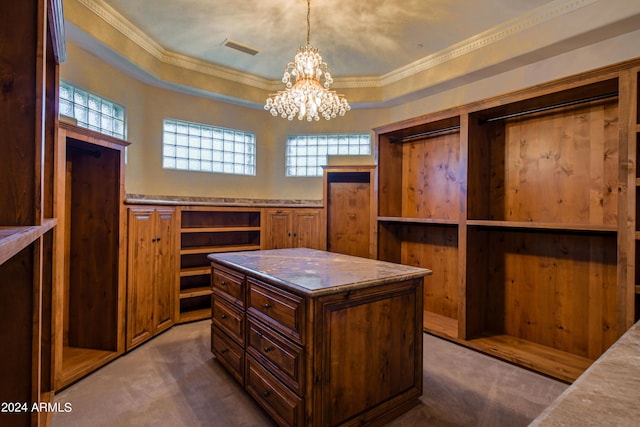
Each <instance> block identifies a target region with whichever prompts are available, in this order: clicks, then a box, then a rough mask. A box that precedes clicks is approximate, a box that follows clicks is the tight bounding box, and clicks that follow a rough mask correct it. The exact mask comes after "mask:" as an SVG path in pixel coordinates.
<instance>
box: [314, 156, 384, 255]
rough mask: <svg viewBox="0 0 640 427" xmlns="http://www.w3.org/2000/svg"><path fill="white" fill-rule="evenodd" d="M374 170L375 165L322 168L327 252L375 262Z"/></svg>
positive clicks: (375, 213) (375, 214) (375, 212)
mask: <svg viewBox="0 0 640 427" xmlns="http://www.w3.org/2000/svg"><path fill="white" fill-rule="evenodd" d="M375 170H376V167H375V165H374V166H327V167H325V168H324V174H323V177H324V187H323V188H324V196H323V199H324V203H325V209H324V213H325V219H324V223H325V224H326V225H327V226H326V228H327V229H326V234H327V250H328V251H331V252H337V253H341V254H346V255H354V256H360V257H367V258H376V253H375V250H376V236H377V227H376V217H377V211H376V209H375V208H376V203H375V201H376V194H375Z"/></svg>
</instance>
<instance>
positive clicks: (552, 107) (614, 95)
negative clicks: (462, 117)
mask: <svg viewBox="0 0 640 427" xmlns="http://www.w3.org/2000/svg"><path fill="white" fill-rule="evenodd" d="M616 96H618V92H612V93H606V94H604V95H598V96H592V97H591V98H584V99H578V100H576V101H568V102H563V103H560V104H555V105H549V106H546V107H540V108H534V109H532V110H526V111H520V112H518V113H512V114H505V115H504V116H498V117H492V118H490V119H482V120H479V122H480V124H484V123H489V122H497V121H498V120H504V119H510V118H513V117H519V116H524V115H526V114H533V113H539V112H541V111H547V110H553V109H555V108H562V107H569V106H571V105H578V104H584V103H586V102H592V101H599V100H601V99H607V98H613V97H616Z"/></svg>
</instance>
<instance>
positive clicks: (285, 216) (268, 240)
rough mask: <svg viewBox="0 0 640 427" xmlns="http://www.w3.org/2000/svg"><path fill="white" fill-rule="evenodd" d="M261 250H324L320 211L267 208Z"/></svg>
mask: <svg viewBox="0 0 640 427" xmlns="http://www.w3.org/2000/svg"><path fill="white" fill-rule="evenodd" d="M264 215H265V226H264V227H265V239H264V246H263V248H262V249H284V248H310V249H325V248H326V238H325V237H324V236H325V232H324V229H323V221H322V219H323V218H322V209H315V208H267V209H265V210H264Z"/></svg>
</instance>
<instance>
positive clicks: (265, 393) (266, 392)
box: [262, 390, 271, 397]
mask: <svg viewBox="0 0 640 427" xmlns="http://www.w3.org/2000/svg"><path fill="white" fill-rule="evenodd" d="M262 395H263V396H264V397H269V396H271V393H270V392H269V391H268V390H265V391H263V392H262Z"/></svg>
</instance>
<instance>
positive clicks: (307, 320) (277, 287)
mask: <svg viewBox="0 0 640 427" xmlns="http://www.w3.org/2000/svg"><path fill="white" fill-rule="evenodd" d="M285 251H286V252H285V253H282V252H281V251H277V250H276V251H260V252H259V253H255V257H252V258H251V259H249V258H243V257H235V255H236V254H228V255H229V256H233V257H234V258H233V260H237V261H232V262H231V263H230V264H229V263H228V261H230V260H231V258H227V257H225V256H222V255H221V256H216V255H212V257H211V259H212V274H213V280H212V289H213V301H214V302H213V304H214V310H213V314H212V344H211V350H212V352H213V354H214V355H215V357H216V359H217V360H218V361H219V362H220V364H222V365H223V366H224V367H225V368H226V369H227V370H228V371H229V372H230V373H231V374H232V375H233V377H234V378H235V379H236V380H237V381H238V382H239V383H240V384H241V385H242V386H243V387H244V388H245V389H246V391H247V392H248V393H249V394H250V395H251V396H252V397H253V398H254V399H255V400H256V402H258V403H259V404H260V406H262V408H263V409H264V410H265V411H266V412H267V413H268V414H269V415H270V416H271V417H272V418H273V420H274V421H275V422H276V423H277V424H279V425H282V426H305V425H314V426H315V425H332V426H334V425H370V424H373V425H382V424H383V423H384V422H387V421H389V420H391V419H393V418H394V417H396V416H398V415H399V414H401V413H402V412H404V411H406V410H408V409H409V408H411V407H412V406H413V405H415V404H416V403H417V399H418V397H419V396H420V395H421V394H422V283H423V279H422V277H421V276H422V275H424V274H425V273H428V270H420V272H418V273H417V275H419V276H420V277H416V276H409V275H406V274H405V273H399V272H398V273H395V272H394V273H392V274H397V276H396V277H403V279H397V280H393V279H391V278H388V280H386V282H385V283H386V284H380V283H375V282H376V280H371V281H369V280H368V279H367V281H366V283H370V284H371V285H370V286H369V285H368V286H362V287H361V288H360V287H357V286H356V287H354V284H357V282H358V279H357V278H358V277H360V275H359V273H358V269H357V268H356V269H352V267H351V266H352V265H355V264H358V263H361V262H362V261H361V259H360V260H359V259H357V258H354V257H345V256H344V255H340V254H329V253H327V252H323V251H311V250H308V249H285ZM296 251H305V252H296ZM252 255H253V254H252ZM261 257H266V258H267V259H260V258H261ZM327 259H330V261H329V263H326V260H327ZM245 261H246V263H243V262H245ZM331 261H335V263H333V264H331ZM367 261H371V262H375V263H377V262H378V261H373V260H367ZM221 263H224V265H223V264H221ZM234 266H235V267H234ZM249 266H251V267H249ZM254 266H259V271H258V270H254V269H253V267H254ZM403 267H404V266H403ZM314 268H315V269H317V271H318V274H320V275H323V277H326V275H327V274H326V271H334V272H335V271H337V270H343V271H347V272H348V273H347V274H348V275H349V283H350V285H349V289H345V290H340V286H339V285H338V284H337V281H336V282H333V283H335V286H329V285H328V284H326V285H325V284H323V283H322V282H323V280H322V279H321V278H317V277H315V276H314ZM377 268H381V266H380V265H378V264H375V265H374V264H366V265H365V267H364V269H365V270H367V271H372V270H376V269H377ZM405 268H406V267H405ZM298 269H302V270H304V271H305V273H306V274H305V277H310V276H312V277H313V279H312V286H313V289H314V290H316V291H318V292H319V294H317V295H314V293H313V292H307V293H305V292H302V291H299V292H296V291H294V290H293V289H291V288H286V287H284V286H283V285H282V283H283V281H287V280H292V281H295V279H291V278H290V277H289V276H287V274H289V273H285V274H284V275H282V276H280V275H278V272H283V271H285V270H286V271H291V272H292V273H291V274H292V275H294V276H295V274H296V273H295V272H296V271H297V270H298ZM382 270H385V268H382V269H381V270H379V271H382ZM360 271H362V270H360ZM385 271H386V272H390V271H392V270H390V269H388V265H387V267H386V270H385ZM414 273H415V272H414ZM403 274H404V275H403ZM383 275H384V273H381V275H380V276H378V279H381V276H383ZM336 276H338V275H336ZM298 277H299V276H298ZM287 283H291V282H288V281H287ZM323 285H324V286H326V287H327V288H328V289H331V291H330V292H321V291H322V289H323ZM296 286H298V288H299V289H301V288H302V287H301V285H299V284H297V283H296Z"/></svg>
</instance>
